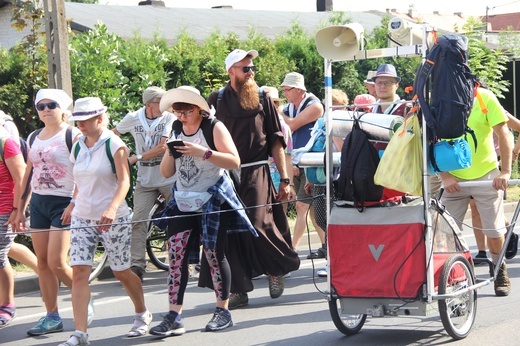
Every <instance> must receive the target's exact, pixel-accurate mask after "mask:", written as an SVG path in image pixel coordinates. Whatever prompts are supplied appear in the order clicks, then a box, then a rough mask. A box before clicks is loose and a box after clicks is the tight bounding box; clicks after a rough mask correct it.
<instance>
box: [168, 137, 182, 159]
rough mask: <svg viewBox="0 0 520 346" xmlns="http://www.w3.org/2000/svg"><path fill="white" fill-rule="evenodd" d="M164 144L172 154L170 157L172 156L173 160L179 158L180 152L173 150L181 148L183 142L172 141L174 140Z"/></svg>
mask: <svg viewBox="0 0 520 346" xmlns="http://www.w3.org/2000/svg"><path fill="white" fill-rule="evenodd" d="M166 144H167V145H168V149H169V150H170V152H171V153H172V156H173V158H174V159H178V158H179V157H181V156H182V153H181V152H180V151H178V150H177V149H175V147H182V146H184V142H183V141H181V140H178V139H174V140H171V141H168V142H166Z"/></svg>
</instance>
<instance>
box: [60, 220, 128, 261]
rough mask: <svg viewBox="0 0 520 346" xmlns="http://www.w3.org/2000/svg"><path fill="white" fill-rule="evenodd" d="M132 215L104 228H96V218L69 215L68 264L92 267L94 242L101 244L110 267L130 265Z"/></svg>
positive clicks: (95, 244)
mask: <svg viewBox="0 0 520 346" xmlns="http://www.w3.org/2000/svg"><path fill="white" fill-rule="evenodd" d="M130 219H131V216H130V215H127V216H123V217H120V218H118V219H116V220H114V224H113V225H112V226H111V227H110V228H109V229H108V230H106V231H99V230H98V228H97V225H98V224H99V221H95V220H88V219H82V218H79V217H74V216H73V217H72V223H71V229H70V251H69V255H70V265H71V266H75V265H87V266H91V265H92V263H93V261H94V255H95V252H96V248H97V244H98V242H99V241H101V243H102V244H103V247H104V248H105V251H106V253H107V254H108V260H109V262H110V268H111V269H112V270H113V271H123V270H126V269H129V268H130V239H131V236H132V225H131V224H130Z"/></svg>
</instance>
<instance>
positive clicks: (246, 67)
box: [233, 66, 256, 73]
mask: <svg viewBox="0 0 520 346" xmlns="http://www.w3.org/2000/svg"><path fill="white" fill-rule="evenodd" d="M233 67H236V68H241V69H242V72H244V73H248V72H249V71H253V72H255V71H256V66H233Z"/></svg>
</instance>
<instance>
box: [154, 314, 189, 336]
mask: <svg viewBox="0 0 520 346" xmlns="http://www.w3.org/2000/svg"><path fill="white" fill-rule="evenodd" d="M185 332H186V330H185V329H184V323H183V321H182V317H181V315H177V316H176V317H173V316H172V315H170V314H167V315H166V316H164V319H163V321H162V322H161V324H159V325H158V326H155V327H153V328H152V329H150V334H153V335H161V336H174V335H182V334H184V333H185Z"/></svg>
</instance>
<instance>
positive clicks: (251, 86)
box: [238, 79, 260, 110]
mask: <svg viewBox="0 0 520 346" xmlns="http://www.w3.org/2000/svg"><path fill="white" fill-rule="evenodd" d="M238 97H239V99H240V106H242V108H243V109H245V110H252V109H257V108H258V106H259V105H260V96H259V95H258V85H257V84H256V82H255V81H254V80H253V79H248V80H247V81H246V82H244V83H243V84H241V85H240V87H239V90H238Z"/></svg>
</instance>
